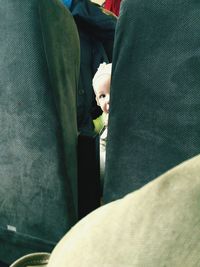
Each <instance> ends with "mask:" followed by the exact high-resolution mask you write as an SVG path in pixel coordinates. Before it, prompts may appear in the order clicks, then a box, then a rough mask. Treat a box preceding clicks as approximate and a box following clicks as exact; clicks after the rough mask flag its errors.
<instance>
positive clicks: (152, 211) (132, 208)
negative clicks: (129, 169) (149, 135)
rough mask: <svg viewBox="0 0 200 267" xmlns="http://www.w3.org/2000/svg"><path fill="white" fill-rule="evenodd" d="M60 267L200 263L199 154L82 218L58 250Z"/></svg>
mask: <svg viewBox="0 0 200 267" xmlns="http://www.w3.org/2000/svg"><path fill="white" fill-rule="evenodd" d="M122 179H125V177H122ZM58 266H59V267H68V266H72V267H128V266H137V267H162V266H163V267H164V266H165V267H193V266H195V267H197V266H200V156H198V157H195V158H193V159H192V160H189V161H187V162H185V163H183V164H181V165H179V166H178V167H176V168H174V169H172V170H170V171H169V172H167V173H165V174H164V175H162V176H161V177H159V178H157V179H156V180H154V181H153V182H151V183H149V184H148V185H146V186H145V187H143V188H142V189H141V190H139V191H137V192H135V193H132V194H129V195H127V196H126V197H125V198H124V199H122V200H117V201H115V202H112V203H110V204H108V205H105V206H103V207H101V208H99V209H98V210H96V211H94V212H93V213H91V214H89V215H88V216H87V217H85V218H84V219H82V220H81V221H80V222H79V223H78V224H77V225H75V226H74V227H73V228H72V229H71V231H70V232H69V233H68V234H67V235H65V236H64V238H63V239H62V240H61V241H60V242H59V243H58V245H57V246H56V247H55V249H54V250H53V253H52V255H51V257H50V261H49V264H48V267H58Z"/></svg>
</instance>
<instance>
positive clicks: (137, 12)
mask: <svg viewBox="0 0 200 267" xmlns="http://www.w3.org/2000/svg"><path fill="white" fill-rule="evenodd" d="M199 26H200V5H199V2H198V1H196V0H166V1H158V0H152V1H149V0H140V1H138V0H124V1H123V2H122V5H121V14H120V17H119V21H118V25H117V28H116V36H115V45H114V55H113V77H112V86H111V87H112V88H111V101H110V117H109V118H110V120H109V126H108V143H107V169H106V177H105V188H104V201H105V202H109V201H112V200H114V199H118V198H120V197H122V196H124V195H126V194H127V193H129V192H131V191H133V190H136V189H138V188H140V187H141V186H143V185H144V184H146V183H148V182H149V181H151V180H152V179H154V178H155V177H157V176H158V175H160V174H162V173H164V172H165V171H167V170H168V169H170V168H172V167H174V166H176V165H177V164H179V163H181V162H182V161H184V160H186V159H188V158H191V157H193V156H195V155H197V154H199V152H200V135H199V132H200V120H199V118H200V110H199V105H200V101H199V88H200V72H199V70H200V52H199V44H200V35H199V34H198V31H199V30H198V29H199Z"/></svg>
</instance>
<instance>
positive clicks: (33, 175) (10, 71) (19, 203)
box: [0, 0, 79, 263]
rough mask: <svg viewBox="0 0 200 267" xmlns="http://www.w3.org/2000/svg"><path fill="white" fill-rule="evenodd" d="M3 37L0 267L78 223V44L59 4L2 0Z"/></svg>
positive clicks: (0, 68)
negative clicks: (1, 263)
mask: <svg viewBox="0 0 200 267" xmlns="http://www.w3.org/2000/svg"><path fill="white" fill-rule="evenodd" d="M39 3H40V14H39V7H38V4H39ZM0 31H1V35H0V58H1V60H0V125H1V134H0V144H1V150H0V180H1V186H0V203H1V205H0V247H1V249H0V261H3V262H7V263H10V262H13V261H14V260H15V259H17V258H19V257H21V256H23V255H25V254H27V253H31V252H36V251H37V252H39V251H51V250H52V248H53V247H54V246H55V244H56V243H57V241H58V240H59V239H60V238H61V237H62V236H63V234H64V233H65V232H66V231H68V230H69V229H70V228H71V226H72V225H74V224H75V222H76V221H77V192H76V188H77V174H76V172H77V162H76V150H77V147H76V143H77V128H76V108H75V105H76V86H77V83H76V81H77V77H78V70H79V40H78V35H77V32H76V26H75V24H74V21H73V18H72V16H71V14H70V13H69V11H68V10H67V9H66V8H65V7H64V6H63V5H61V3H60V1H56V0H45V1H39V0H29V1H26V0H6V1H4V0H0ZM69 47H70V53H69Z"/></svg>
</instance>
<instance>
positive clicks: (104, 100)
mask: <svg viewBox="0 0 200 267" xmlns="http://www.w3.org/2000/svg"><path fill="white" fill-rule="evenodd" d="M110 80H111V77H110V75H104V76H102V78H101V79H99V81H98V84H97V85H96V88H95V94H96V101H97V104H98V105H99V106H100V107H101V109H102V110H103V112H105V113H108V112H109V102H110Z"/></svg>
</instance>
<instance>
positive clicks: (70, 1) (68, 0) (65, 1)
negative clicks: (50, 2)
mask: <svg viewBox="0 0 200 267" xmlns="http://www.w3.org/2000/svg"><path fill="white" fill-rule="evenodd" d="M63 4H64V5H65V6H67V7H68V8H70V7H71V4H72V0H63Z"/></svg>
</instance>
